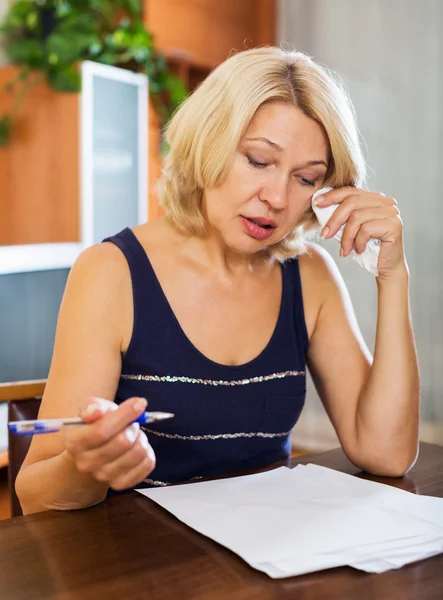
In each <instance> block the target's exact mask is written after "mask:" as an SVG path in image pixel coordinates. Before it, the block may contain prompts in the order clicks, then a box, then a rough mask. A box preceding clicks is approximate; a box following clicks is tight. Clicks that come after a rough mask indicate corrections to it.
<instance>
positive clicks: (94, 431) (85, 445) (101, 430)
mask: <svg viewBox="0 0 443 600" xmlns="http://www.w3.org/2000/svg"><path fill="white" fill-rule="evenodd" d="M146 406H147V401H146V399H145V398H130V399H129V400H125V401H124V402H122V403H121V404H120V406H118V408H117V410H113V411H109V412H108V413H106V414H105V415H104V416H103V417H102V418H100V419H98V420H97V421H95V422H94V423H91V424H89V425H84V426H81V427H78V428H76V431H75V432H74V431H73V432H72V434H71V436H70V439H69V440H67V442H66V449H67V450H68V452H71V454H78V453H79V452H81V451H84V450H90V449H93V448H98V447H99V446H102V445H104V444H105V443H106V442H108V441H109V440H110V439H111V438H113V437H114V436H116V435H117V434H118V433H120V432H121V431H123V430H124V429H125V428H126V427H127V426H128V425H130V424H131V423H132V422H133V421H134V420H135V419H136V418H137V417H139V416H140V415H141V414H142V412H143V411H144V410H145V409H146Z"/></svg>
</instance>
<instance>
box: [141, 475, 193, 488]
mask: <svg viewBox="0 0 443 600" xmlns="http://www.w3.org/2000/svg"><path fill="white" fill-rule="evenodd" d="M196 479H203V478H202V477H200V476H197V477H192V478H191V479H190V480H189V481H195V480H196ZM143 482H144V483H149V485H156V486H157V487H164V486H168V485H172V483H170V482H169V481H158V480H156V479H149V478H147V479H143Z"/></svg>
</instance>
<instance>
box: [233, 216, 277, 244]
mask: <svg viewBox="0 0 443 600" xmlns="http://www.w3.org/2000/svg"><path fill="white" fill-rule="evenodd" d="M240 221H241V223H242V225H243V229H244V230H245V232H246V233H247V234H248V235H249V236H251V237H253V238H254V239H256V240H264V239H266V238H268V237H269V236H270V235H272V233H273V231H274V229H275V228H276V227H277V223H276V222H275V221H273V220H272V219H266V218H265V217H244V216H243V215H241V216H240Z"/></svg>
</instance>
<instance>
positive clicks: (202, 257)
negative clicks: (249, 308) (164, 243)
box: [180, 231, 275, 277]
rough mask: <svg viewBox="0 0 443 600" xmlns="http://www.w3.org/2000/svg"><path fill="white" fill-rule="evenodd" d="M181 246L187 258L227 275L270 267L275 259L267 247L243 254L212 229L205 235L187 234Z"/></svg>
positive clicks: (231, 275)
mask: <svg viewBox="0 0 443 600" xmlns="http://www.w3.org/2000/svg"><path fill="white" fill-rule="evenodd" d="M180 235H181V237H182V239H181V242H180V246H181V249H182V253H183V255H184V256H186V257H187V258H189V259H191V260H192V261H194V262H196V263H198V264H200V265H201V266H202V267H203V268H205V269H208V270H211V271H212V272H218V273H219V274H220V275H222V276H223V275H224V276H226V277H233V276H237V275H240V276H241V275H242V274H244V273H246V272H249V273H250V272H254V271H259V270H262V269H263V268H266V267H269V266H271V265H273V264H274V263H275V259H274V258H273V257H271V256H270V255H269V252H268V250H267V249H263V250H261V251H260V252H256V253H255V254H241V253H239V252H236V251H235V250H233V249H232V248H229V247H228V246H227V245H226V244H225V243H224V241H223V239H222V238H221V236H220V235H218V233H217V232H214V231H210V232H209V233H208V234H207V235H206V236H205V237H197V236H185V235H183V234H180Z"/></svg>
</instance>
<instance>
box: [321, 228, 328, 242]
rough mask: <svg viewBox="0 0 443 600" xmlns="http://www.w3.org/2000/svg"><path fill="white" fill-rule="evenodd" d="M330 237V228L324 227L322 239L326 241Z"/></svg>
mask: <svg viewBox="0 0 443 600" xmlns="http://www.w3.org/2000/svg"><path fill="white" fill-rule="evenodd" d="M328 235H329V227H323V229H322V232H321V234H320V237H321V238H322V239H323V240H324V239H325V238H326V237H328Z"/></svg>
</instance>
